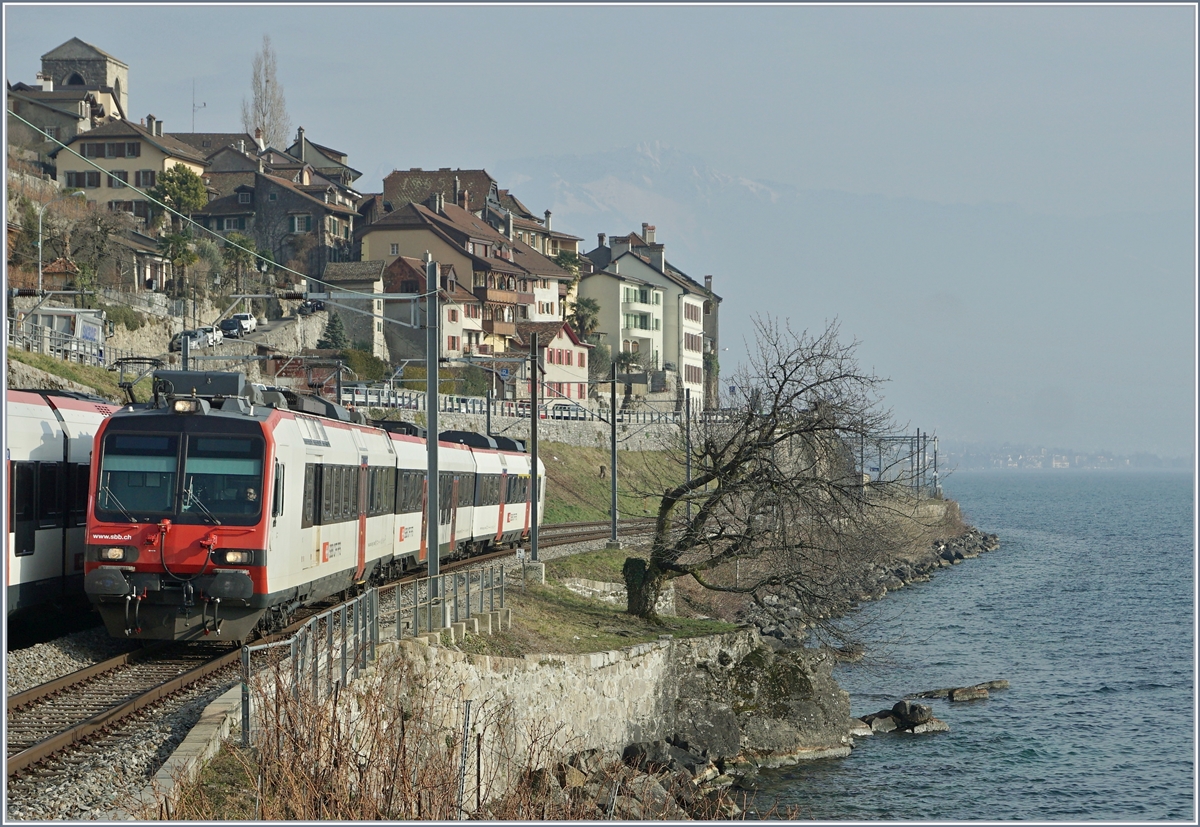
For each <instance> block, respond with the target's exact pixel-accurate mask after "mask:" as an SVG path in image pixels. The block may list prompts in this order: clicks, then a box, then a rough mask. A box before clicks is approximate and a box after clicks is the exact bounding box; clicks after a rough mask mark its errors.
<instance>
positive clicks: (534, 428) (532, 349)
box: [529, 333, 541, 563]
mask: <svg viewBox="0 0 1200 827" xmlns="http://www.w3.org/2000/svg"><path fill="white" fill-rule="evenodd" d="M529 374H530V377H531V378H530V380H529V443H530V446H531V448H532V454H533V455H532V457H531V459H530V470H529V490H530V492H531V494H530V498H531V500H532V505H531V506H530V508H531V511H530V525H531V528H530V534H529V558H530V560H532V561H533V562H534V563H536V562H537V561H538V528H537V526H538V520H537V516H538V511H537V509H538V418H539V417H538V383H539V380H540V379H541V376H540V374H539V373H538V335H537V334H536V333H531V334H530V336H529Z"/></svg>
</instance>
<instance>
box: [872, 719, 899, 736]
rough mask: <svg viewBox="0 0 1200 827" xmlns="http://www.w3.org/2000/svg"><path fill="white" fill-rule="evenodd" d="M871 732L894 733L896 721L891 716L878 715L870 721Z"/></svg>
mask: <svg viewBox="0 0 1200 827" xmlns="http://www.w3.org/2000/svg"><path fill="white" fill-rule="evenodd" d="M871 731H872V732H895V731H896V719H895V718H893V717H892V716H891V715H880V716H878V717H876V718H873V719H872V720H871Z"/></svg>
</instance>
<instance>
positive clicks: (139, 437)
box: [96, 433, 179, 522]
mask: <svg viewBox="0 0 1200 827" xmlns="http://www.w3.org/2000/svg"><path fill="white" fill-rule="evenodd" d="M178 466H179V436H177V435H159V434H120V433H116V434H109V435H108V436H106V437H105V438H104V455H103V458H102V459H101V461H100V487H99V489H98V490H97V491H96V516H97V517H98V518H99V519H101V520H108V521H112V522H140V521H145V520H147V519H148V518H153V517H169V516H171V515H172V514H173V513H174V510H175V508H174V505H175V481H176V473H177V470H178Z"/></svg>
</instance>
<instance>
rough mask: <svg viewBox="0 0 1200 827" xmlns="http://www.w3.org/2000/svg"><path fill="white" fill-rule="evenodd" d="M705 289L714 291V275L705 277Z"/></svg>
mask: <svg viewBox="0 0 1200 827" xmlns="http://www.w3.org/2000/svg"><path fill="white" fill-rule="evenodd" d="M704 289H705V290H707V291H708V292H709V293H711V292H712V276H705V277H704Z"/></svg>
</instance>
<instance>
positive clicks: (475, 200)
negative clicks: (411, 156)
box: [383, 167, 496, 212]
mask: <svg viewBox="0 0 1200 827" xmlns="http://www.w3.org/2000/svg"><path fill="white" fill-rule="evenodd" d="M455 177H457V178H458V182H459V188H460V190H464V189H465V190H466V191H467V196H468V199H469V200H468V202H467V209H468V210H469V211H470V212H476V211H478V210H481V209H483V205H484V203H485V201H486V199H487V194H488V192H489V191H490V190H491V187H492V185H493V184H495V183H496V181H495V179H494V178H492V176H490V175H488V173H487V170H483V169H450V168H448V167H447V168H445V169H439V170H432V169H431V170H423V169H410V170H407V171H402V170H393V171H392V173H391V174H390V175H388V176H387V177H386V178H384V179H383V198H384V200H385V201H390V202H391V203H392V207H393V208H394V209H400V207H402V206H403V205H405V204H407V203H409V202H410V201H412V202H416V203H418V204H420V203H423V202H424V201H425V199H427V198H428V197H429V196H431V195H434V194H437V193H440V194H441V195H444V196H445V197H446V203H447V204H450V203H452V202H453V201H454V179H455Z"/></svg>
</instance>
